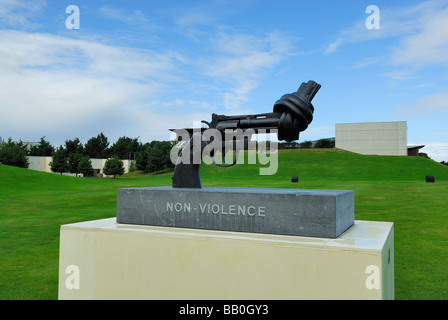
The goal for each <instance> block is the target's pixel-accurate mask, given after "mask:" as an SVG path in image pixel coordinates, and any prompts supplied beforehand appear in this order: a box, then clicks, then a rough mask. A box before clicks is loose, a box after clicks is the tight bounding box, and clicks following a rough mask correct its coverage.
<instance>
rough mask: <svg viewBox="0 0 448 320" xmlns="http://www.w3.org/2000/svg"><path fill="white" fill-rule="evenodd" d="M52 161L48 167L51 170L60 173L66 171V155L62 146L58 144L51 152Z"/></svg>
mask: <svg viewBox="0 0 448 320" xmlns="http://www.w3.org/2000/svg"><path fill="white" fill-rule="evenodd" d="M52 157H53V159H52V161H51V162H50V169H51V171H53V172H59V173H60V174H61V175H62V173H63V172H68V171H69V167H68V157H67V151H66V150H65V149H64V147H63V146H60V147H59V148H58V149H57V150H56V151H55V152H53V154H52Z"/></svg>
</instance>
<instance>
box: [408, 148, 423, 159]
mask: <svg viewBox="0 0 448 320" xmlns="http://www.w3.org/2000/svg"><path fill="white" fill-rule="evenodd" d="M424 147H425V145H418V146H408V156H418V155H419V153H420V149H422V148H424Z"/></svg>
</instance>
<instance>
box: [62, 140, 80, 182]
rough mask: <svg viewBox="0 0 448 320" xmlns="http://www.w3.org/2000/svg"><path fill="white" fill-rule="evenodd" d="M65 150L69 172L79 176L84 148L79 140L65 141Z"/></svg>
mask: <svg viewBox="0 0 448 320" xmlns="http://www.w3.org/2000/svg"><path fill="white" fill-rule="evenodd" d="M65 150H66V153H67V159H68V171H69V172H70V173H74V174H75V175H76V176H78V173H79V170H78V167H79V162H80V161H81V159H82V157H83V156H84V147H83V145H82V143H81V142H80V141H79V139H78V138H75V139H74V140H66V141H65Z"/></svg>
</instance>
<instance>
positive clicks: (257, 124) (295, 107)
mask: <svg viewBox="0 0 448 320" xmlns="http://www.w3.org/2000/svg"><path fill="white" fill-rule="evenodd" d="M320 87H321V86H320V84H317V83H316V82H314V81H308V82H307V83H302V85H301V86H300V88H299V89H298V90H297V92H294V93H291V94H285V95H284V96H282V97H281V98H280V99H279V100H278V101H277V102H275V104H274V110H273V112H271V113H262V114H254V115H238V116H225V115H217V114H213V115H212V121H211V122H206V121H202V122H203V123H205V124H207V125H208V128H199V129H172V130H171V131H174V132H176V133H177V136H178V139H180V138H182V139H181V140H189V141H188V143H187V144H186V145H185V146H184V147H183V149H182V151H181V154H180V155H179V157H178V159H177V162H176V165H175V168H174V175H173V188H201V177H200V174H199V167H200V164H201V161H202V156H203V154H204V151H205V150H206V149H207V148H208V149H209V150H208V151H209V152H208V154H209V155H210V156H212V157H213V160H214V162H215V164H217V165H219V166H223V167H229V166H233V165H235V164H236V163H237V161H238V150H237V147H236V146H237V144H236V143H235V142H236V141H234V140H233V139H232V140H231V141H228V140H227V141H226V138H225V137H227V136H228V135H227V134H226V132H228V131H233V132H235V131H239V132H240V133H243V137H246V138H247V137H250V135H247V134H245V133H247V132H250V134H252V133H255V134H257V133H259V132H260V131H261V130H263V131H262V132H263V133H266V132H267V131H268V130H276V131H277V135H278V140H285V141H288V142H290V141H294V140H298V139H299V133H300V132H302V131H304V130H306V128H308V125H309V124H310V123H311V121H312V120H313V113H314V107H313V105H312V103H311V101H312V100H313V98H314V96H315V95H316V93H317V92H318V91H319V89H320ZM185 136H186V137H187V138H185ZM221 137H222V138H221ZM211 144H215V145H216V144H221V145H222V146H223V147H224V146H227V147H228V146H229V144H230V147H231V150H235V151H236V156H235V161H234V162H233V163H231V164H218V163H217V162H216V161H215V159H214V156H215V151H214V150H215V149H214V148H209V147H210V145H211ZM240 145H241V144H240ZM221 150H223V149H221ZM226 150H229V148H226ZM205 154H207V152H206V153H205ZM221 155H222V159H223V162H225V152H224V151H222V153H221Z"/></svg>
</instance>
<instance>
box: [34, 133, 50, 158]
mask: <svg viewBox="0 0 448 320" xmlns="http://www.w3.org/2000/svg"><path fill="white" fill-rule="evenodd" d="M54 151H55V150H54V147H53V146H52V145H51V144H50V142H48V141H46V140H45V137H42V138H40V141H39V143H38V144H37V145H36V146H32V147H31V148H30V152H29V155H30V156H38V157H50V156H51V155H52V154H53V152H54Z"/></svg>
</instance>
